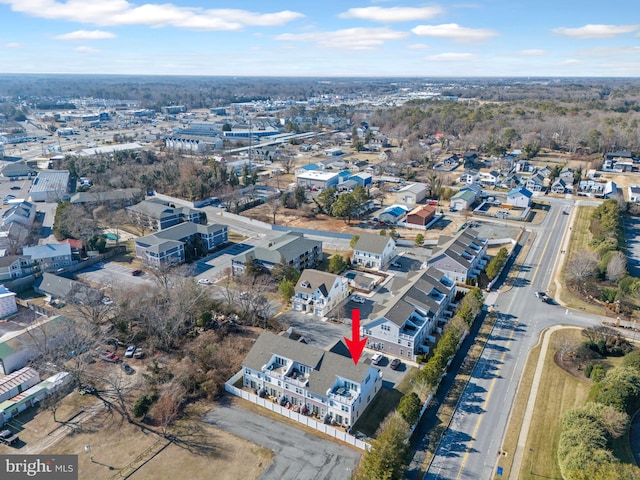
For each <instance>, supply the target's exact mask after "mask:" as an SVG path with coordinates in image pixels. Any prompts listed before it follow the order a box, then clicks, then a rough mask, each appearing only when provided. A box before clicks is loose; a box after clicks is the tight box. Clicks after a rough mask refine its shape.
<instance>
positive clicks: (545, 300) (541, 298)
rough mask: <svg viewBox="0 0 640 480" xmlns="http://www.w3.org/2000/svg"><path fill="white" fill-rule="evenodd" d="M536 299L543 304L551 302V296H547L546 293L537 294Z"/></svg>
mask: <svg viewBox="0 0 640 480" xmlns="http://www.w3.org/2000/svg"><path fill="white" fill-rule="evenodd" d="M536 297H538V298H539V299H540V300H542V301H543V302H547V303H549V300H551V298H550V297H549V295H547V294H546V293H545V292H536Z"/></svg>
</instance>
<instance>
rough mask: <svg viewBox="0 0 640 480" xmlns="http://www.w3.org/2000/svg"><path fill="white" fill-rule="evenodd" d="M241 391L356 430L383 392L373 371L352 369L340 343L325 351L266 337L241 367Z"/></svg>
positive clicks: (371, 368)
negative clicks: (359, 422)
mask: <svg viewBox="0 0 640 480" xmlns="http://www.w3.org/2000/svg"><path fill="white" fill-rule="evenodd" d="M242 373H243V385H244V387H245V388H248V389H251V390H253V391H254V392H255V393H256V394H257V395H258V396H261V397H267V396H268V397H270V398H272V399H273V400H274V401H275V402H277V403H279V404H280V405H281V406H286V407H288V408H291V409H292V410H293V411H295V412H300V413H302V414H303V415H315V416H317V417H318V418H320V419H321V420H323V421H324V422H326V423H334V424H338V425H343V426H345V427H350V426H353V425H354V424H355V423H356V421H357V420H358V419H359V418H360V417H361V416H362V413H363V412H364V411H365V409H366V408H367V407H368V406H369V405H370V404H371V402H372V401H373V400H374V399H375V397H376V395H377V394H378V392H379V391H380V389H381V388H382V375H381V374H380V370H378V368H376V367H375V366H373V365H371V364H369V363H365V362H358V363H357V364H354V363H353V360H352V358H351V356H350V355H349V352H348V350H347V348H346V346H345V345H344V344H343V343H342V341H339V342H337V343H336V344H335V345H334V346H333V347H332V348H331V349H330V350H328V351H327V350H322V349H320V348H318V347H314V346H311V345H308V344H306V343H302V342H296V341H295V340H292V339H290V338H286V337H284V336H280V335H275V334H273V333H271V332H263V333H262V334H260V336H259V337H258V338H257V340H256V341H255V343H254V344H253V347H252V348H251V350H250V351H249V353H248V354H247V356H246V357H245V359H244V361H243V362H242Z"/></svg>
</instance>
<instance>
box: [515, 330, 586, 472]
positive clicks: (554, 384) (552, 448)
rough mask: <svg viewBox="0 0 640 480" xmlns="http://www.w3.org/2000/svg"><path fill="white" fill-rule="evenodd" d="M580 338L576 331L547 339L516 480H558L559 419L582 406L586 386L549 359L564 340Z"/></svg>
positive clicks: (558, 334) (568, 331)
mask: <svg viewBox="0 0 640 480" xmlns="http://www.w3.org/2000/svg"><path fill="white" fill-rule="evenodd" d="M581 338H582V337H581V335H580V332H579V331H577V330H566V331H558V332H555V333H553V334H552V336H551V341H550V345H549V351H548V352H547V356H546V358H545V361H544V372H543V374H542V378H541V381H540V386H539V390H538V392H537V396H536V402H535V408H534V412H533V418H532V419H531V426H530V428H529V436H528V438H527V444H526V447H525V450H524V452H523V453H524V456H523V460H522V465H521V470H520V472H519V475H518V478H519V479H522V480H527V479H530V480H534V479H539V478H541V477H543V478H551V479H560V478H561V474H560V467H559V466H558V460H557V455H556V453H557V449H558V439H559V436H560V417H561V415H562V413H563V412H564V411H565V410H569V409H571V408H574V407H579V406H582V405H584V403H585V402H586V400H587V396H588V394H589V389H590V384H589V383H588V382H585V381H583V380H579V379H577V378H575V377H573V376H572V375H570V374H568V373H567V372H565V371H564V370H562V369H561V368H560V367H558V366H557V365H556V364H555V362H554V359H553V357H554V353H555V352H556V351H557V350H558V349H559V348H560V345H562V343H563V341H564V340H565V339H569V341H570V342H576V341H579V340H581Z"/></svg>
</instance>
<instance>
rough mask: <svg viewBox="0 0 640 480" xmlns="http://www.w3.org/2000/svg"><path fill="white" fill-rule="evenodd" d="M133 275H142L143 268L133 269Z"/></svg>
mask: <svg viewBox="0 0 640 480" xmlns="http://www.w3.org/2000/svg"><path fill="white" fill-rule="evenodd" d="M131 275H133V276H134V277H137V276H139V275H142V270H137V269H136V270H131Z"/></svg>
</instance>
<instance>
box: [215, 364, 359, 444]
mask: <svg viewBox="0 0 640 480" xmlns="http://www.w3.org/2000/svg"><path fill="white" fill-rule="evenodd" d="M241 378H242V371H240V372H238V373H236V374H235V375H234V376H233V377H231V378H230V379H229V380H227V383H225V384H224V389H225V390H226V391H227V392H229V393H231V394H232V395H235V396H237V397H240V398H243V399H244V400H248V401H250V402H252V403H255V404H256V405H260V406H261V407H264V408H267V409H269V410H271V411H272V412H276V413H279V414H280V415H282V416H284V417H287V418H290V419H291V420H294V421H296V422H298V423H301V424H303V425H306V426H307V427H311V428H313V429H314V430H318V431H319V432H322V433H324V434H326V435H329V436H331V437H333V438H337V439H338V440H342V441H343V442H346V443H348V444H349V445H353V446H354V447H356V448H359V449H360V450H369V449H370V448H371V446H370V445H369V444H368V443H367V442H363V441H362V440H358V439H357V438H356V437H354V436H353V435H349V434H348V433H346V432H345V431H343V430H339V429H337V428H334V427H332V426H331V425H325V424H324V423H322V422H318V421H316V420H314V419H313V418H311V417H307V416H306V415H301V414H299V413H296V412H293V411H291V410H289V409H287V408H284V407H281V406H280V405H278V404H277V403H273V401H272V400H269V399H265V398H260V397H259V396H257V395H254V394H253V393H250V392H247V391H245V390H241V389H239V388H237V387H234V386H233V384H234V383H236V382H237V381H238V380H240V379H241Z"/></svg>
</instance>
